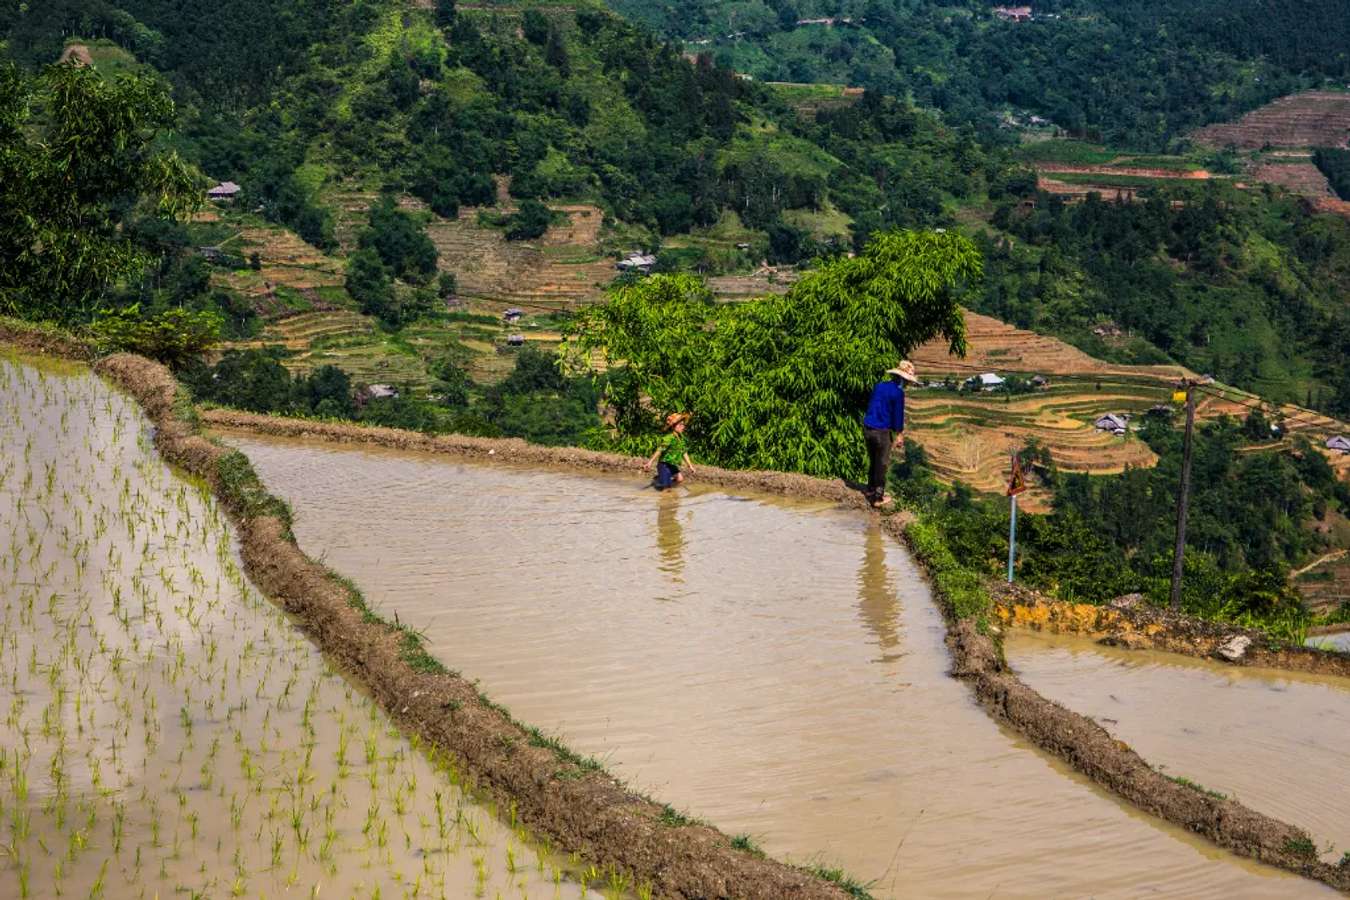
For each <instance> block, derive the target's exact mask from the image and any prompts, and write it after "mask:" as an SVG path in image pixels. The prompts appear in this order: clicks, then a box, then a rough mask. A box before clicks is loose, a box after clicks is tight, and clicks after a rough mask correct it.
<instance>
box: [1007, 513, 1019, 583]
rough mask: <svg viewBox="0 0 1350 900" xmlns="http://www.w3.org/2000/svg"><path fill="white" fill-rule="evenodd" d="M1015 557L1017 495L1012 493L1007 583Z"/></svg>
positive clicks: (1011, 577)
mask: <svg viewBox="0 0 1350 900" xmlns="http://www.w3.org/2000/svg"><path fill="white" fill-rule="evenodd" d="M1016 558H1017V495H1016V494H1013V495H1012V522H1011V524H1010V525H1009V527H1008V584H1012V582H1013V560H1014V559H1016Z"/></svg>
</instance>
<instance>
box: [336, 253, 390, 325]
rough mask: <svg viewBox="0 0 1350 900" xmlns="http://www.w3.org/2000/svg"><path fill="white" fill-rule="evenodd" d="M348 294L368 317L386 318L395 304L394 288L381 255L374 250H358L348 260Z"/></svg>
mask: <svg viewBox="0 0 1350 900" xmlns="http://www.w3.org/2000/svg"><path fill="white" fill-rule="evenodd" d="M346 286H347V293H349V294H351V295H352V298H353V299H354V300H356V302H357V303H359V304H361V312H363V313H365V314H366V315H368V316H378V317H381V318H383V317H385V316H387V315H388V314H389V311H390V309H391V308H392V306H393V303H394V288H393V285H392V284H391V283H390V280H389V270H388V269H386V268H385V266H384V261H383V260H381V259H380V254H378V253H376V252H375V251H374V250H371V249H366V250H358V251H356V252H355V253H353V254H352V255H351V257H350V258H349V259H348V260H347V280H346Z"/></svg>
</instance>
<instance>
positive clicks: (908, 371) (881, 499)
mask: <svg viewBox="0 0 1350 900" xmlns="http://www.w3.org/2000/svg"><path fill="white" fill-rule="evenodd" d="M886 374H887V375H889V376H891V377H890V379H889V380H888V381H882V382H878V383H877V386H876V387H874V388H872V399H871V400H870V401H869V402H868V404H867V415H866V416H864V417H863V436H864V438H865V439H866V440H867V459H868V468H867V502H869V503H871V504H872V506H874V507H877V508H880V507H882V506H885V505H886V504H887V503H890V502H891V498H890V497H889V496H887V494H886V473H887V472H888V471H889V470H890V468H891V451H892V450H894V449H896V448H897V447H899V446H900V445H901V444H902V443H903V442H904V439H905V387H904V385H905V382H909V383H910V384H918V382H919V376H918V375H916V374H914V363H912V362H910V361H909V360H907V359H906V360H902V361H901V362H900V364H899V365H897V366H896V367H895V368H894V369H887V370H886Z"/></svg>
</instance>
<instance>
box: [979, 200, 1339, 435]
mask: <svg viewBox="0 0 1350 900" xmlns="http://www.w3.org/2000/svg"><path fill="white" fill-rule="evenodd" d="M1035 199H1036V202H1035V204H1034V205H1030V206H1028V205H1023V204H1015V203H1013V202H1007V201H1005V202H1004V203H1002V204H1001V205H1000V206H999V208H998V209H997V211H996V212H995V214H994V216H993V221H994V223H995V224H996V225H997V226H998V228H999V229H1000V234H1002V235H1004V237H1000V238H991V237H988V236H986V237H985V238H984V248H985V253H986V256H987V259H988V262H987V267H986V271H987V276H988V277H987V280H986V282H985V288H984V293H983V295H982V296H981V297H980V298H979V300H978V301H975V302H974V306H975V308H976V309H978V310H979V311H981V312H986V313H988V314H990V315H993V316H997V317H999V318H1002V319H1004V320H1006V321H1009V322H1012V323H1014V324H1017V325H1019V326H1022V327H1024V328H1029V329H1033V330H1038V331H1042V332H1051V333H1058V334H1061V335H1064V336H1066V337H1069V338H1070V339H1072V340H1073V341H1074V342H1075V343H1077V344H1079V345H1081V346H1083V347H1084V348H1085V349H1087V350H1088V351H1090V352H1092V353H1094V354H1095V355H1097V356H1100V357H1105V358H1112V359H1117V360H1120V361H1122V362H1131V363H1158V362H1166V361H1169V360H1170V361H1176V362H1181V363H1183V364H1185V365H1187V366H1189V367H1191V368H1192V369H1194V370H1195V371H1200V372H1209V373H1213V374H1214V375H1216V376H1217V377H1219V378H1220V379H1221V380H1223V381H1225V382H1228V383H1231V384H1238V385H1243V386H1245V387H1248V388H1250V389H1251V390H1253V391H1255V392H1257V393H1260V394H1261V395H1263V396H1265V397H1268V398H1271V399H1279V400H1283V401H1286V402H1293V403H1299V404H1304V405H1308V406H1314V407H1318V408H1322V409H1326V410H1329V411H1332V412H1334V413H1337V414H1339V415H1346V414H1348V413H1350V380H1348V376H1347V371H1346V368H1345V366H1344V365H1343V363H1344V360H1345V358H1346V354H1347V350H1350V305H1347V303H1346V297H1347V296H1348V295H1350V266H1348V265H1347V263H1350V229H1348V228H1346V226H1345V223H1344V222H1343V221H1341V220H1338V219H1335V218H1332V217H1328V216H1320V215H1315V214H1313V213H1311V212H1309V211H1308V210H1307V209H1306V208H1305V207H1304V206H1303V205H1302V204H1301V203H1300V202H1298V201H1296V200H1290V199H1279V198H1274V197H1267V196H1264V195H1262V194H1250V193H1244V192H1242V191H1238V190H1235V189H1232V188H1230V187H1226V186H1221V185H1219V184H1217V183H1209V184H1207V185H1205V186H1203V187H1192V188H1185V189H1182V188H1174V189H1171V190H1167V191H1163V190H1161V189H1160V190H1158V191H1157V192H1155V195H1154V196H1152V197H1151V198H1149V199H1147V200H1144V201H1142V202H1114V201H1104V200H1101V199H1100V198H1098V197H1096V196H1089V198H1088V199H1087V201H1086V202H1084V203H1079V204H1072V205H1070V204H1066V203H1064V202H1062V201H1060V200H1058V199H1056V198H1053V197H1050V196H1048V195H1044V194H1041V195H1039V196H1037V197H1036V198H1035ZM1102 323H1110V324H1111V325H1113V326H1116V327H1117V328H1119V329H1122V330H1124V331H1125V332H1126V333H1127V334H1128V335H1130V337H1129V338H1128V339H1117V340H1112V339H1105V338H1102V337H1098V336H1096V335H1094V334H1093V329H1094V327H1095V326H1097V325H1100V324H1102Z"/></svg>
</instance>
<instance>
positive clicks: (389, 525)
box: [229, 435, 1328, 897]
mask: <svg viewBox="0 0 1350 900" xmlns="http://www.w3.org/2000/svg"><path fill="white" fill-rule="evenodd" d="M229 440H230V442H231V443H233V444H235V445H236V446H238V447H240V448H241V449H243V450H244V451H245V452H246V453H247V454H248V455H249V456H250V458H252V459H253V461H254V464H255V466H256V467H257V468H258V470H259V473H260V474H261V475H262V477H263V479H264V481H265V482H266V483H267V484H268V486H269V487H270V488H271V489H272V490H273V491H274V492H275V493H277V494H279V495H281V496H282V497H284V498H285V499H287V500H288V501H290V502H291V503H292V504H293V505H294V507H295V511H296V520H297V521H296V532H297V536H298V538H299V540H300V544H301V546H302V547H304V548H305V549H306V550H307V551H308V552H309V553H311V554H312V555H314V556H316V557H322V558H323V559H324V560H325V561H326V562H327V563H328V564H330V565H332V566H333V567H335V568H336V569H337V570H338V571H340V572H342V573H343V574H345V575H348V576H350V577H352V578H353V579H355V580H356V582H357V583H358V584H360V585H361V587H362V588H363V590H364V592H365V594H366V596H367V599H368V600H369V601H370V602H371V603H372V604H373V605H375V606H376V607H377V608H380V609H382V610H383V611H384V612H385V613H386V614H391V613H392V612H393V611H395V610H396V611H397V612H398V614H399V616H400V618H401V620H402V621H403V622H405V623H409V622H410V623H413V624H414V625H415V627H417V628H419V629H422V630H423V631H424V632H425V634H426V636H427V638H428V648H429V649H430V650H431V651H432V652H433V653H434V654H436V655H437V656H438V657H440V658H441V659H442V660H444V661H445V662H446V663H447V664H448V665H451V666H453V667H455V668H457V669H459V670H461V671H462V672H463V673H464V674H465V675H466V676H467V677H469V678H477V679H480V680H481V686H482V688H483V689H484V690H485V691H486V692H487V694H488V695H489V696H491V697H492V698H493V699H495V700H497V701H498V702H501V703H503V704H505V705H506V706H508V707H509V708H510V709H511V711H512V713H513V714H514V715H516V716H517V717H518V718H520V719H521V720H523V721H526V722H529V723H531V724H533V725H536V726H538V727H540V728H542V729H544V730H546V731H550V732H554V733H557V734H559V735H561V736H562V737H563V738H564V739H565V740H566V741H567V742H569V743H570V744H571V745H572V746H573V748H574V749H576V750H578V751H580V752H582V753H585V754H594V755H596V756H599V757H600V758H602V759H604V760H605V761H606V762H607V764H608V765H609V766H610V768H611V769H612V770H613V771H615V772H616V773H617V774H618V775H619V776H620V777H622V778H625V779H627V780H629V781H630V783H632V784H633V785H634V786H636V787H638V788H641V789H645V790H648V791H650V792H651V793H652V794H653V795H654V796H656V797H657V798H659V799H660V800H662V801H665V802H669V803H671V804H672V805H674V806H676V807H678V808H680V809H683V810H686V811H688V812H689V813H691V814H693V815H695V816H699V817H702V818H706V819H707V820H709V821H711V822H712V823H713V824H715V825H717V826H719V827H721V828H722V829H723V830H725V831H726V832H728V833H730V834H733V835H735V834H747V835H749V836H750V837H751V838H752V839H753V840H754V841H755V842H756V843H758V844H759V845H760V846H762V847H763V848H764V849H765V850H766V851H768V852H769V853H771V854H774V855H776V856H779V857H783V858H787V859H790V860H792V861H796V862H823V863H826V864H828V865H842V866H844V867H845V868H846V869H847V870H848V871H849V872H850V873H851V874H853V875H854V876H855V877H858V878H860V879H862V880H871V881H874V886H873V892H874V893H875V894H877V895H878V896H887V897H891V896H902V895H903V896H911V895H921V896H981V897H1083V896H1096V897H1137V896H1142V895H1158V896H1187V897H1199V896H1212V897H1221V896H1222V897H1229V896H1243V897H1293V896H1311V895H1319V896H1322V895H1327V894H1328V892H1327V891H1324V890H1323V889H1322V888H1320V887H1319V886H1317V885H1314V884H1312V883H1309V882H1305V881H1302V880H1300V879H1297V878H1294V877H1291V876H1286V875H1284V874H1281V873H1277V872H1275V871H1273V870H1270V869H1266V868H1263V867H1259V866H1256V865H1254V864H1249V863H1247V862H1245V861H1242V860H1239V859H1237V858H1235V857H1233V856H1231V855H1229V854H1227V853H1224V852H1222V851H1219V850H1217V849H1216V848H1213V847H1211V846H1210V845H1208V844H1206V843H1204V842H1201V841H1199V840H1196V839H1193V838H1191V837H1190V836H1188V835H1186V834H1185V833H1184V832H1183V831H1181V830H1180V829H1176V828H1172V827H1170V826H1167V825H1165V824H1163V823H1160V822H1159V821H1157V820H1154V819H1152V818H1150V817H1148V816H1146V815H1144V814H1142V813H1139V812H1137V811H1136V810H1134V809H1132V808H1130V807H1128V806H1125V805H1123V804H1121V803H1118V802H1116V801H1115V800H1114V799H1113V798H1111V797H1110V796H1108V795H1106V794H1105V793H1103V792H1101V791H1099V790H1098V789H1096V788H1095V787H1093V786H1091V785H1090V784H1088V783H1086V782H1085V781H1084V780H1083V779H1081V778H1079V777H1077V776H1076V775H1075V774H1073V773H1072V772H1071V771H1069V770H1068V769H1067V768H1065V767H1063V766H1061V765H1059V764H1058V763H1056V762H1054V761H1052V760H1050V759H1049V758H1047V757H1046V756H1044V755H1042V754H1041V753H1039V752H1037V751H1036V750H1034V749H1032V748H1030V747H1028V746H1027V745H1025V744H1024V743H1023V742H1022V741H1020V740H1019V739H1018V738H1017V737H1016V736H1015V735H1013V734H1011V733H1009V732H1006V731H1003V730H1001V729H1000V728H998V727H997V726H996V725H995V724H994V723H993V722H992V721H991V720H990V719H989V718H988V717H987V716H986V714H985V713H984V712H983V711H982V710H981V709H979V708H978V707H977V706H976V704H975V702H974V701H973V699H972V697H971V695H970V692H969V691H968V690H967V688H966V687H965V686H964V685H962V684H960V683H959V682H957V681H955V680H953V679H951V678H950V677H949V676H948V675H947V670H948V668H949V659H948V656H947V652H946V648H945V646H944V643H943V637H944V628H943V623H942V621H941V617H940V615H939V613H938V611H937V610H936V608H935V607H934V606H933V603H932V600H931V597H930V595H929V593H928V589H927V587H926V585H925V583H924V581H923V580H922V579H921V577H920V574H919V572H918V571H917V570H916V568H915V566H914V564H913V563H912V562H911V560H910V559H909V558H908V556H907V555H906V554H905V553H904V552H903V551H902V550H901V548H900V547H899V546H898V545H896V544H895V543H894V542H893V541H891V540H890V539H888V538H886V537H885V536H884V535H883V534H882V533H881V531H880V530H879V528H878V527H877V525H876V523H875V521H873V520H870V519H869V518H868V517H866V516H861V515H859V514H858V513H856V512H848V511H841V510H837V509H834V508H831V507H829V506H828V505H823V504H819V503H817V504H807V503H800V502H792V501H784V500H781V499H770V498H764V497H744V496H733V495H730V494H727V493H724V492H721V491H718V490H713V489H708V488H702V487H700V486H698V484H697V482H696V481H695V482H692V483H691V484H690V486H689V487H688V488H687V489H682V490H680V491H678V492H671V493H667V494H657V493H655V492H653V491H651V490H649V489H645V487H644V485H643V484H642V483H641V482H640V481H638V480H635V479H633V478H623V477H617V476H614V477H611V476H599V475H593V474H588V475H584V476H583V475H578V474H575V473H571V472H567V471H545V470H539V469H524V468H512V467H506V466H498V467H493V466H486V465H483V464H479V463H469V462H461V461H456V460H454V459H451V458H448V457H444V456H433V455H429V454H415V453H407V452H399V451H391V450H384V449H378V448H360V449H352V448H342V447H333V446H327V445H320V444H314V443H305V442H300V441H294V440H284V439H274V438H258V437H252V436H249V437H244V436H237V435H236V436H231V437H230V438H229Z"/></svg>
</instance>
